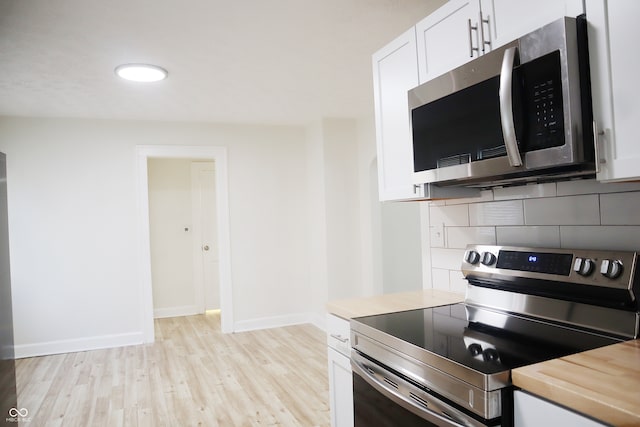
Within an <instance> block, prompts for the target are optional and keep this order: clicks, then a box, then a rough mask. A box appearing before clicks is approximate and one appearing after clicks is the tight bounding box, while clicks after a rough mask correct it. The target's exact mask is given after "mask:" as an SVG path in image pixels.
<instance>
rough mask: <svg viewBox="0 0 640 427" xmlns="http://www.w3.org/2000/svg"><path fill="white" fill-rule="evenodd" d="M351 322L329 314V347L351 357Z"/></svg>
mask: <svg viewBox="0 0 640 427" xmlns="http://www.w3.org/2000/svg"><path fill="white" fill-rule="evenodd" d="M349 334H350V329H349V321H348V320H345V319H343V318H341V317H338V316H335V315H333V314H327V345H328V346H329V347H331V348H333V349H334V350H336V351H338V352H339V353H341V354H343V355H345V356H347V357H350V356H351V341H350V338H349Z"/></svg>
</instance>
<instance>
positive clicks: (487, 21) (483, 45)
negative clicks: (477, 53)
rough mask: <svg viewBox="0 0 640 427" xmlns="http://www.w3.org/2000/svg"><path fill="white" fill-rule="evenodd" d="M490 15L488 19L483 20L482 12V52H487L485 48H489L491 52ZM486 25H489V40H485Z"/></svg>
mask: <svg viewBox="0 0 640 427" xmlns="http://www.w3.org/2000/svg"><path fill="white" fill-rule="evenodd" d="M489 19H490V15H487V19H484V18H482V11H480V39H481V40H482V52H484V51H485V46H489V49H488V50H491V23H490V21H489ZM484 24H487V33H488V35H489V37H488V40H485V38H484Z"/></svg>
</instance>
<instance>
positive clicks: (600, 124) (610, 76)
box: [586, 0, 640, 181]
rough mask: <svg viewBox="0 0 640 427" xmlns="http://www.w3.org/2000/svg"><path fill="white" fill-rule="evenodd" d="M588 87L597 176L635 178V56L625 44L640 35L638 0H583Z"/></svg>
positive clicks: (638, 151) (638, 148)
mask: <svg viewBox="0 0 640 427" xmlns="http://www.w3.org/2000/svg"><path fill="white" fill-rule="evenodd" d="M586 12H587V21H588V34H589V61H590V65H591V90H592V95H593V116H594V122H595V124H596V128H597V130H598V133H599V135H597V142H598V144H597V147H598V151H599V157H600V159H601V161H603V162H601V163H600V164H599V165H598V166H599V169H600V171H599V172H598V174H597V179H598V180H600V181H625V180H638V179H640V167H639V166H638V165H640V143H638V118H639V117H640V105H639V104H638V99H640V85H638V77H637V70H638V69H639V67H640V57H638V55H635V54H633V53H631V52H630V51H629V49H630V48H631V47H632V46H633V45H634V43H636V42H637V41H638V40H640V25H638V20H637V17H638V16H640V2H638V1H637V0H609V1H607V0H604V1H603V0H587V1H586Z"/></svg>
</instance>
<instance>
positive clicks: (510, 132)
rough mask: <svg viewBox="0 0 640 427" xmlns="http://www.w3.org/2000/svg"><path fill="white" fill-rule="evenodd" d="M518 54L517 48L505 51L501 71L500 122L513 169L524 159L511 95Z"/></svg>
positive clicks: (520, 164)
mask: <svg viewBox="0 0 640 427" xmlns="http://www.w3.org/2000/svg"><path fill="white" fill-rule="evenodd" d="M516 53H517V51H516V48H515V47H510V48H508V49H507V50H505V51H504V56H503V57H502V69H501V71H500V122H501V124H502V136H503V138H504V145H505V148H506V149H507V157H508V158H509V164H510V165H511V166H513V167H517V166H522V158H521V157H520V151H518V140H517V139H516V128H515V125H514V123H513V94H512V93H511V87H512V86H511V82H512V80H513V65H514V62H515V60H516Z"/></svg>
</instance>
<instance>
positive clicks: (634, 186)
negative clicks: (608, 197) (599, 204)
mask: <svg viewBox="0 0 640 427" xmlns="http://www.w3.org/2000/svg"><path fill="white" fill-rule="evenodd" d="M556 185H557V187H558V196H573V195H578V194H599V193H619V192H622V191H640V182H625V183H602V182H598V181H596V180H594V179H578V180H575V181H563V182H558V183H557V184H556Z"/></svg>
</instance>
